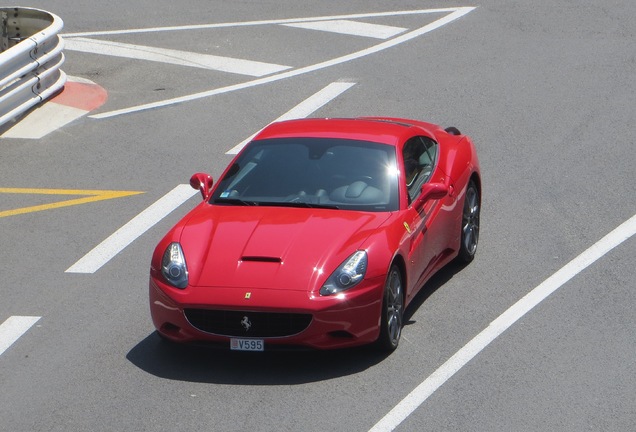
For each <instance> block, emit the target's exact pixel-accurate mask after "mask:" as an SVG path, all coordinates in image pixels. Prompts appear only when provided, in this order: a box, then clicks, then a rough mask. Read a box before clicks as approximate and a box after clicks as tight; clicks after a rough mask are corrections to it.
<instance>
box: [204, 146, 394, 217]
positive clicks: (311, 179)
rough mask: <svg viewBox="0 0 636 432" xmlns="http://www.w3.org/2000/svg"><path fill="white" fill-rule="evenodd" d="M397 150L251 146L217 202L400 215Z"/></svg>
mask: <svg viewBox="0 0 636 432" xmlns="http://www.w3.org/2000/svg"><path fill="white" fill-rule="evenodd" d="M397 172H398V171H397V165H396V157H395V148H394V147H393V146H390V145H386V144H379V143H374V142H367V141H356V140H345V139H333V138H329V139H327V138H279V139H269V140H259V141H253V142H251V143H250V144H249V145H248V147H247V148H246V149H245V151H243V152H242V153H241V156H240V157H239V158H238V159H237V160H236V161H235V163H234V164H233V165H232V166H231V167H230V169H229V170H228V171H227V173H226V174H225V176H224V177H223V178H222V179H221V180H220V181H219V184H218V186H217V188H216V189H215V192H214V194H213V195H212V197H211V198H210V203H211V204H218V205H247V206H250V205H259V206H286V207H317V208H332V209H344V210H361V211H394V210H397V207H398V204H397V203H398V186H397Z"/></svg>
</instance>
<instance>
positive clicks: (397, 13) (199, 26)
mask: <svg viewBox="0 0 636 432" xmlns="http://www.w3.org/2000/svg"><path fill="white" fill-rule="evenodd" d="M458 9H462V8H456V7H453V8H440V9H417V10H406V11H393V12H373V13H360V14H348V15H328V16H319V17H305V18H286V19H274V20H261V21H242V22H229V23H216V24H194V25H184V26H168V27H149V28H138V29H128V30H104V31H92V32H79V33H64V34H62V36H63V37H64V38H71V37H80V36H81V37H91V36H114V35H129V34H140V33H162V32H171V31H192V30H210V29H219V28H230V27H250V26H259V25H272V24H280V25H284V24H292V23H303V22H309V21H330V20H341V19H349V20H352V19H363V18H381V17H394V16H402V15H424V14H440V13H453V12H456V11H457V10H458ZM469 9H471V10H472V9H474V8H473V7H471V8H469Z"/></svg>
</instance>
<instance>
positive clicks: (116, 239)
mask: <svg viewBox="0 0 636 432" xmlns="http://www.w3.org/2000/svg"><path fill="white" fill-rule="evenodd" d="M196 193H197V191H195V190H194V189H192V188H191V187H190V185H185V184H183V185H179V186H177V187H175V188H174V189H173V190H172V191H170V192H168V193H167V194H166V195H164V196H163V197H162V198H160V199H159V200H158V201H157V202H155V203H154V204H152V205H151V206H150V207H148V208H147V209H146V210H144V211H142V212H141V213H139V214H138V215H137V216H135V217H134V218H133V219H131V220H130V222H128V223H127V224H126V225H124V226H123V227H121V228H120V229H118V230H117V231H115V232H114V233H113V234H112V235H111V236H110V237H108V238H107V239H106V240H104V241H103V242H101V243H100V244H98V245H97V246H95V247H94V248H93V250H91V251H90V252H89V253H87V254H86V255H84V256H83V257H82V258H81V259H80V260H79V261H77V262H76V263H75V264H73V265H72V266H71V267H69V268H68V269H67V270H66V273H95V272H96V271H97V270H99V269H100V268H101V267H102V266H103V265H104V264H106V263H107V262H108V261H110V260H111V259H112V258H113V257H115V256H116V255H117V254H118V253H119V252H121V251H122V250H124V248H126V246H128V245H129V244H130V243H132V242H133V241H134V240H136V239H137V238H138V237H139V236H141V235H142V234H143V233H145V232H146V231H148V230H149V229H150V228H151V227H152V226H154V225H155V224H156V223H157V222H159V221H160V220H162V219H163V218H164V217H165V216H167V215H168V214H169V213H171V212H172V211H173V210H175V209H176V208H177V207H179V206H180V205H181V204H183V203H184V202H185V201H186V200H188V199H189V198H191V197H192V196H193V195H194V194H196Z"/></svg>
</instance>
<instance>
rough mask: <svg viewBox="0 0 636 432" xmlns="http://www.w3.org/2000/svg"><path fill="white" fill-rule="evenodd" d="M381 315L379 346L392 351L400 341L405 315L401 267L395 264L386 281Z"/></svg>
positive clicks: (386, 350)
mask: <svg viewBox="0 0 636 432" xmlns="http://www.w3.org/2000/svg"><path fill="white" fill-rule="evenodd" d="M381 314H382V316H381V317H380V335H379V336H378V340H377V346H378V348H379V349H381V350H382V351H385V352H392V351H394V350H395V349H396V348H397V347H398V344H399V343H400V336H401V335H402V319H403V316H404V285H403V282H402V273H401V272H400V269H399V268H398V267H397V266H396V265H395V264H393V265H392V266H391V269H390V270H389V274H388V275H387V277H386V282H385V283H384V296H383V299H382V311H381Z"/></svg>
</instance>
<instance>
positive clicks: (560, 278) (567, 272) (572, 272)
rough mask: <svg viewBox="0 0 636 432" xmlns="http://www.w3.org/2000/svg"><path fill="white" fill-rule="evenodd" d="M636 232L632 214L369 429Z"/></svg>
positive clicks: (403, 412)
mask: <svg viewBox="0 0 636 432" xmlns="http://www.w3.org/2000/svg"><path fill="white" fill-rule="evenodd" d="M634 234H636V215H634V216H632V217H631V218H630V219H628V220H627V221H626V222H624V223H622V224H621V225H620V226H619V227H618V228H616V229H614V230H613V231H612V232H610V233H609V234H607V235H606V236H605V237H603V238H602V239H601V240H599V241H598V242H596V243H595V244H594V245H592V246H591V247H590V248H588V249H587V250H586V251H585V252H583V253H581V254H580V255H579V256H577V257H576V258H574V259H573V260H572V261H570V262H569V263H568V264H566V265H565V266H564V267H562V268H561V269H560V270H559V271H557V272H556V273H554V274H553V275H552V276H550V277H549V278H547V279H546V280H545V281H543V282H542V283H541V284H540V285H539V286H537V287H536V288H534V289H533V290H532V291H530V292H529V293H528V294H527V295H526V296H524V297H523V298H522V299H521V300H519V301H518V302H517V303H515V304H514V305H512V306H511V307H510V308H509V309H508V310H506V311H505V312H504V313H503V314H501V315H500V316H499V317H498V318H497V319H495V320H494V321H493V322H491V323H490V325H489V326H488V327H486V329H484V330H483V331H482V332H481V333H479V334H478V335H477V336H475V337H474V338H473V339H472V340H471V341H470V342H468V343H467V344H466V345H464V347H462V348H461V349H460V350H459V351H457V352H456V353H455V354H454V355H453V356H452V357H451V358H449V359H448V360H447V361H446V362H445V363H444V364H443V365H441V366H440V367H439V368H438V369H437V370H436V371H435V372H433V373H432V374H431V375H430V376H429V377H428V378H426V380H424V381H423V382H422V383H421V384H420V385H419V386H417V387H416V388H415V390H413V391H412V392H411V393H409V394H408V395H407V396H406V397H405V398H404V399H402V401H401V402H400V403H398V404H397V405H396V406H395V408H393V409H392V410H391V411H390V412H389V413H388V414H387V415H385V416H384V417H383V418H382V419H381V420H380V421H379V422H378V423H376V424H375V426H373V427H372V428H371V429H370V431H369V432H384V431H392V430H394V429H395V428H396V427H397V426H398V425H400V423H402V422H403V421H404V420H405V419H406V418H407V417H408V416H409V415H411V413H412V412H413V411H415V410H416V409H417V408H418V407H419V406H420V405H422V403H424V402H425V401H426V399H428V398H429V396H431V395H432V394H433V393H434V392H435V391H436V390H437V389H438V388H440V387H441V386H442V385H443V384H444V383H445V382H446V381H448V380H449V379H450V378H451V377H452V376H453V375H455V373H456V372H458V371H459V370H460V369H461V368H462V367H464V366H465V365H466V363H468V362H469V361H470V360H472V359H473V358H474V357H475V356H476V355H477V354H479V353H480V352H481V351H482V350H483V349H484V348H486V347H487V346H488V345H489V344H490V343H491V342H492V341H493V340H495V339H496V338H497V337H499V336H500V335H501V334H502V333H503V332H504V331H506V330H507V329H508V328H509V327H511V326H512V325H513V324H514V323H516V322H517V321H518V320H519V319H520V318H521V317H523V316H524V315H525V314H527V313H528V312H530V311H531V310H532V309H533V308H534V307H535V306H536V305H538V304H539V303H541V302H542V301H543V300H544V299H545V298H546V297H548V296H549V295H550V294H552V293H553V292H555V291H556V290H557V289H559V288H560V287H561V286H563V284H565V283H566V282H568V281H569V280H570V279H572V278H573V277H574V276H576V275H577V274H579V273H580V272H581V271H583V270H585V269H586V268H587V267H589V266H590V265H592V264H593V263H594V262H596V261H597V260H598V259H599V258H601V257H603V256H604V255H605V254H606V253H608V252H609V251H611V250H612V249H614V248H615V247H617V246H618V245H620V244H621V243H623V242H624V241H625V240H627V239H629V238H631V237H632V236H633V235H634Z"/></svg>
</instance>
